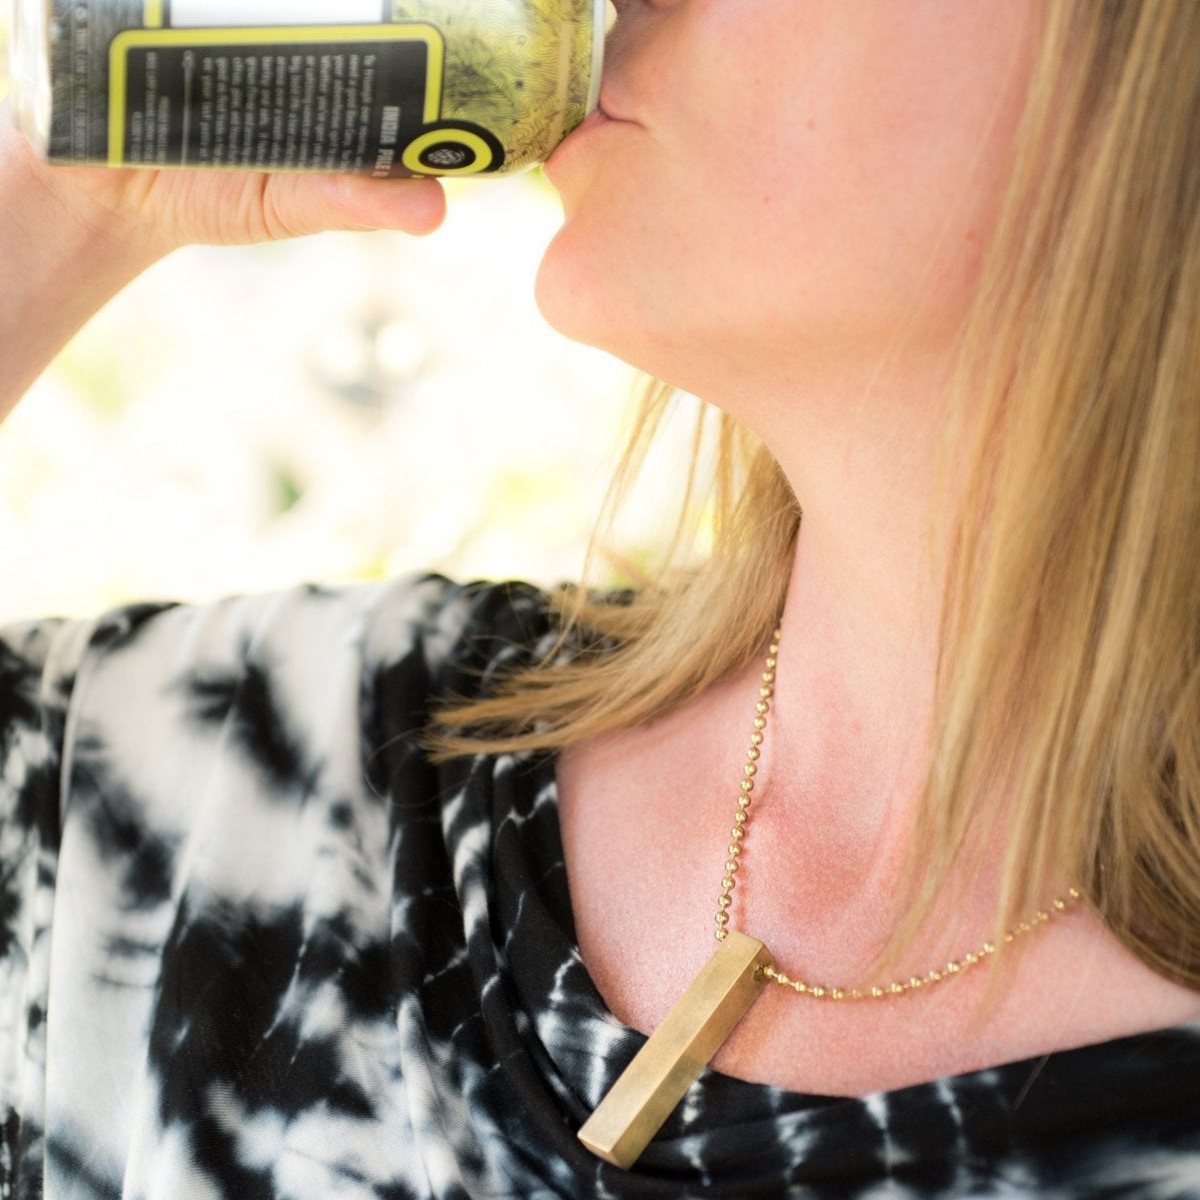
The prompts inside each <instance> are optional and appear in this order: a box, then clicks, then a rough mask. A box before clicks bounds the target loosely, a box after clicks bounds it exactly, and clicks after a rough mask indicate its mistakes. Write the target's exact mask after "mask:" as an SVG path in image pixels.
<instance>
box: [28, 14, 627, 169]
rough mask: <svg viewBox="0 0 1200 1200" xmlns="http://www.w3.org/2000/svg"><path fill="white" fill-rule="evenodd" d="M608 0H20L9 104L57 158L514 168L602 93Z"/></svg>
mask: <svg viewBox="0 0 1200 1200" xmlns="http://www.w3.org/2000/svg"><path fill="white" fill-rule="evenodd" d="M605 14H606V0H13V23H12V27H11V29H10V39H11V57H12V93H13V107H14V112H15V114H16V119H17V123H18V125H19V126H20V127H21V129H22V130H23V131H24V132H25V134H26V136H27V137H28V138H29V139H30V140H31V141H32V142H33V144H34V146H35V147H37V149H38V150H39V151H40V152H41V153H42V154H43V155H44V156H45V157H47V158H49V159H50V160H51V161H54V162H70V163H93V164H106V165H109V166H122V167H123V166H143V167H200V168H225V169H239V170H255V171H306V170H307V171H331V172H344V173H357V174H367V175H376V176H380V177H394V176H400V177H406V176H413V175H464V176H465V175H486V174H493V173H497V172H513V171H519V170H522V169H524V168H526V167H529V166H532V165H534V164H536V163H539V162H542V161H544V160H545V158H546V157H548V156H549V154H550V152H551V151H552V150H553V149H554V147H555V146H556V145H557V144H558V143H559V142H560V141H561V140H562V139H563V138H564V137H565V136H566V135H567V134H568V133H569V132H570V131H571V130H572V129H573V128H575V126H576V125H578V124H579V123H580V122H581V121H582V120H583V119H584V117H585V116H586V115H587V114H588V113H589V112H590V111H591V110H592V108H594V107H595V104H596V100H597V95H598V92H599V86H600V68H601V63H602V59H603V53H604V33H605Z"/></svg>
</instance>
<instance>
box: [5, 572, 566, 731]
mask: <svg viewBox="0 0 1200 1200" xmlns="http://www.w3.org/2000/svg"><path fill="white" fill-rule="evenodd" d="M553 627H554V617H553V613H552V607H551V605H550V603H549V600H548V596H547V593H546V592H545V591H544V590H543V589H540V588H538V587H536V586H534V585H531V584H528V583H522V582H516V581H506V582H493V581H486V580H476V581H471V582H467V583H458V582H455V581H453V580H451V579H448V578H446V577H445V576H442V575H439V574H434V573H423V574H412V575H406V576H402V577H398V578H395V579H389V580H385V581H374V582H367V583H350V584H344V585H339V586H332V587H328V586H318V585H311V584H305V585H297V586H294V587H290V588H286V589H282V590H279V591H275V592H266V593H258V594H250V595H238V596H230V597H226V598H223V599H220V600H215V601H212V602H209V603H204V604H181V603H177V602H170V601H163V602H143V603H137V604H126V605H122V606H120V607H117V608H114V609H112V610H111V611H109V612H107V613H104V614H102V615H100V616H97V617H94V618H87V619H62V618H51V619H43V620H35V621H21V622H13V623H11V624H9V625H7V626H6V627H4V628H0V691H2V692H3V693H4V694H6V695H7V696H9V697H10V702H9V704H10V707H12V706H13V705H15V706H16V707H17V708H18V709H20V708H23V707H27V704H28V703H32V702H34V701H35V700H36V699H37V698H39V697H40V699H41V700H42V701H43V702H44V701H47V700H50V699H52V698H53V696H54V695H55V694H60V695H61V694H62V693H64V692H69V691H71V690H72V689H73V688H74V687H76V686H78V685H79V683H80V682H81V681H83V680H84V679H85V678H86V676H87V675H88V674H89V673H90V672H91V671H94V670H95V669H97V668H98V667H100V666H103V668H104V669H105V670H106V671H107V670H117V669H120V670H121V671H122V672H123V673H124V672H134V673H136V675H137V676H139V677H141V678H143V679H147V680H149V679H151V678H154V677H157V678H159V679H160V680H161V681H162V682H163V683H164V684H165V683H166V682H167V681H169V680H170V679H172V678H178V677H179V676H180V675H182V674H186V673H188V672H189V671H196V670H201V671H202V670H204V669H205V668H206V667H211V666H215V665H216V664H219V663H224V664H231V663H234V662H242V663H246V664H256V665H257V666H258V667H259V668H260V669H263V670H270V669H271V668H272V667H285V666H286V667H288V668H290V669H292V670H296V669H299V668H301V667H302V665H303V664H308V665H309V667H310V669H313V670H320V669H322V668H326V667H328V666H330V665H331V664H332V663H334V662H336V661H337V660H339V659H346V658H350V657H353V658H357V659H358V660H359V661H360V662H362V663H364V664H366V665H367V666H370V667H379V666H386V665H388V664H394V663H397V662H401V661H403V660H405V659H406V658H409V657H411V656H414V655H416V656H418V657H419V658H420V659H421V661H422V663H423V664H424V667H425V669H426V673H428V674H429V675H430V676H433V677H436V676H438V675H440V674H441V673H443V672H445V671H447V670H450V671H453V672H455V673H458V672H459V671H460V669H461V668H463V667H474V668H476V669H477V668H479V667H487V666H488V665H490V664H492V663H493V662H495V661H496V660H498V659H505V658H509V657H513V656H516V655H520V654H523V653H528V652H531V651H534V650H535V648H536V647H537V645H538V644H539V643H540V642H541V641H542V640H543V639H544V638H545V637H546V636H547V634H548V633H549V632H550V630H551V629H552V628H553ZM5 715H6V714H5V712H4V711H3V709H2V708H0V721H2V720H3V717H4V716H5Z"/></svg>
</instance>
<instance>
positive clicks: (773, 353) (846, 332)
mask: <svg viewBox="0 0 1200 1200" xmlns="http://www.w3.org/2000/svg"><path fill="white" fill-rule="evenodd" d="M618 8H619V9H620V17H619V20H618V23H617V26H616V29H615V31H614V33H613V35H612V39H611V53H610V56H609V60H608V65H607V67H606V76H605V82H604V88H603V90H602V96H601V108H602V110H604V111H603V112H602V113H601V114H600V115H598V116H596V117H594V118H593V119H592V120H591V121H590V122H589V123H588V125H587V126H585V127H584V128H582V129H581V130H580V131H579V132H578V133H576V134H575V135H573V136H572V137H571V138H569V139H568V140H567V142H566V143H564V145H563V146H562V147H561V148H560V149H559V150H558V151H557V152H556V154H555V155H554V157H553V158H552V159H551V162H550V163H549V164H548V174H549V176H550V178H551V180H552V182H554V184H555V185H556V186H557V187H558V189H559V191H560V194H561V195H562V199H563V207H564V212H565V218H566V219H565V222H564V225H563V228H562V231H561V232H560V233H559V235H558V237H557V239H556V240H555V242H554V243H553V245H552V246H551V247H550V249H549V251H548V253H547V256H546V259H545V261H544V263H543V266H542V270H541V274H540V278H539V285H538V294H539V301H540V303H541V305H542V309H543V311H544V312H545V313H546V315H547V317H548V318H549V319H550V320H551V321H552V322H553V323H554V324H556V325H558V327H559V328H561V329H562V330H564V331H565V332H567V333H568V334H570V335H571V336H573V337H577V338H579V339H581V340H584V341H589V342H592V343H594V344H596V345H598V346H601V347H603V348H605V349H607V350H610V351H612V352H613V353H615V354H618V355H619V356H621V357H622V358H624V359H626V360H627V361H629V362H632V363H634V364H635V365H637V366H639V367H641V368H643V369H645V370H647V371H649V372H651V373H653V374H655V375H657V376H659V377H660V378H663V379H665V380H666V381H668V382H670V383H672V384H675V385H677V386H680V387H682V388H685V389H687V390H689V391H692V392H695V393H696V394H699V395H701V396H703V397H704V399H706V400H708V401H710V402H712V403H715V404H718V405H720V406H721V407H723V408H725V409H726V410H727V411H729V412H730V413H732V414H733V415H734V416H736V417H737V418H739V419H740V420H742V421H744V422H745V423H747V424H748V425H750V426H751V427H752V428H753V429H754V430H755V431H756V432H757V433H758V434H759V436H760V437H762V438H763V440H764V441H765V442H766V443H767V445H768V446H769V447H770V448H771V450H772V451H773V452H774V454H775V455H776V457H777V458H778V459H779V461H780V463H781V464H782V465H783V467H784V469H785V471H786V473H787V475H788V478H789V480H790V482H791V483H792V486H793V488H794V490H795V492H796V494H797V496H798V498H799V500H800V503H801V507H802V509H803V512H804V519H803V526H802V530H801V535H800V540H799V546H798V550H797V555H796V560H795V563H794V567H793V573H792V582H791V588H790V592H789V596H788V601H787V605H786V609H785V613H784V618H783V627H784V638H783V644H782V650H781V653H780V656H779V668H778V681H777V684H776V700H775V703H774V706H773V712H772V715H771V723H770V726H769V728H768V731H767V741H766V745H765V747H764V757H763V759H762V760H761V762H760V764H759V775H758V788H757V790H756V793H755V794H756V797H757V800H756V803H755V808H754V815H753V817H752V822H751V833H750V839H749V841H748V843H747V847H748V848H747V855H746V859H745V861H744V866H743V871H742V873H741V874H740V875H739V885H738V893H737V899H736V901H735V909H734V912H735V917H736V923H737V924H738V925H739V926H740V927H741V928H744V929H746V930H748V931H750V932H752V933H754V934H755V936H757V937H759V938H761V939H762V940H764V941H765V942H766V943H767V945H768V946H769V947H770V948H771V949H772V951H773V952H774V954H775V956H776V958H777V960H778V961H779V963H780V964H781V967H782V969H784V970H785V971H787V972H788V973H789V974H792V975H793V976H795V975H800V976H805V977H807V978H809V979H812V980H815V981H817V982H824V983H826V984H832V985H839V986H851V985H854V984H859V983H864V982H874V981H875V980H876V979H877V978H878V975H877V974H876V973H875V970H876V968H875V961H876V956H877V954H878V951H879V949H880V947H881V946H882V945H883V944H884V943H885V942H886V940H887V938H888V936H889V934H890V933H891V931H892V930H893V929H894V928H895V926H896V924H897V923H898V922H899V920H900V918H901V916H902V913H901V911H900V910H899V907H898V904H899V901H898V897H899V896H900V895H901V894H902V891H903V885H904V882H905V878H906V875H905V870H906V858H907V851H908V847H909V841H910V831H911V828H912V820H913V813H914V807H915V802H916V799H917V795H918V790H919V787H920V783H921V774H922V767H923V762H924V755H925V753H926V750H927V746H928V730H929V722H930V709H931V697H932V692H933V681H934V664H935V653H936V631H937V626H938V618H939V595H940V587H939V583H940V581H939V579H938V578H937V577H936V575H935V573H934V571H933V570H932V567H931V564H932V563H933V562H934V561H936V553H937V551H938V550H939V549H940V547H939V546H937V545H936V543H935V542H934V540H933V537H932V533H931V531H932V530H933V529H934V528H936V527H937V520H938V519H939V518H941V519H942V520H943V521H945V522H946V523H947V524H948V523H949V522H948V520H947V519H948V518H949V517H951V516H952V515H953V504H954V484H955V482H956V481H955V480H954V478H953V477H952V476H951V478H950V479H949V480H948V483H947V486H946V487H945V488H944V489H943V490H940V491H939V490H938V489H937V488H935V486H934V481H935V473H936V462H937V454H938V448H939V443H940V438H941V436H942V431H943V428H944V425H945V421H946V405H947V395H948V380H949V378H950V375H951V371H952V365H953V362H954V356H955V349H956V339H957V336H958V333H959V330H960V328H961V322H962V319H963V317H964V315H965V313H966V311H967V309H968V306H969V304H970V302H971V298H972V295H973V291H974V288H975V286H976V283H977V280H978V275H979V270H980V260H981V248H982V247H983V246H984V245H986V242H987V238H988V236H989V234H990V232H991V230H992V228H993V225H994V222H995V219H996V215H997V212H998V208H999V204H1000V200H1001V196H1002V191H1003V187H1004V183H1005V180H1006V178H1007V175H1008V171H1009V168H1010V164H1011V161H1012V154H1013V149H1014V137H1015V129H1016V124H1017V120H1018V118H1019V114H1020V105H1021V101H1022V97H1023V94H1024V90H1025V88H1026V86H1027V83H1028V79H1029V73H1030V70H1031V67H1032V61H1033V54H1034V51H1035V49H1036V44H1037V37H1038V29H1037V20H1036V16H1037V10H1038V5H1037V3H1036V0H1007V2H1006V3H1005V4H1002V5H1000V4H995V3H993V2H992V0H906V3H904V4H896V3H895V2H894V0H856V2H855V3H854V4H831V3H828V2H827V0H786V2H785V0H738V3H730V2H729V0H626V2H625V3H622V4H620V5H618ZM748 131H752V136H748ZM939 505H940V506H942V507H939ZM759 670H761V666H760V665H759V664H751V667H750V668H749V669H748V670H747V671H746V672H745V673H743V674H742V675H740V676H739V677H738V678H736V679H732V680H730V681H728V682H727V683H725V684H723V685H722V686H720V687H717V688H714V689H712V690H711V691H710V692H709V693H708V694H706V695H705V696H703V697H701V698H700V699H699V700H698V701H696V702H695V703H693V704H690V705H688V706H687V707H685V708H684V709H682V710H681V711H679V712H676V713H674V714H672V715H671V716H670V717H668V718H666V719H664V720H662V721H660V722H657V723H656V724H654V725H651V726H649V727H643V728H639V729H634V730H629V731H626V732H624V733H621V734H618V735H613V736H610V737H608V738H605V739H602V740H600V741H597V742H594V743H591V744H588V745H584V746H580V747H577V748H575V749H574V750H572V751H570V752H568V754H567V755H565V757H564V760H563V763H562V767H561V770H560V776H559V781H560V792H561V802H562V813H563V827H564V837H565V842H566V851H567V862H568V872H569V876H570V880H571V886H572V894H573V898H574V903H575V909H576V922H577V928H578V930H579V935H580V941H581V947H582V951H583V955H584V959H585V961H586V962H587V963H588V965H589V968H590V969H591V971H592V973H593V975H594V977H595V978H596V979H597V982H598V984H599V986H600V988H601V991H602V993H603V994H604V995H605V998H606V999H607V1000H608V1002H609V1004H610V1006H611V1007H612V1008H613V1010H614V1011H615V1013H616V1014H617V1015H618V1016H619V1017H621V1018H622V1019H624V1020H625V1021H626V1022H627V1023H629V1024H632V1025H634V1026H636V1027H638V1028H641V1029H643V1030H647V1031H648V1030H649V1029H651V1028H653V1027H654V1026H655V1025H656V1024H657V1023H658V1022H659V1021H660V1020H661V1019H662V1017H663V1015H664V1014H665V1012H666V1011H667V1009H668V1008H669V1006H670V1004H671V1003H672V1002H673V1001H674V999H675V998H676V997H677V995H678V994H679V992H680V991H682V989H683V987H684V985H685V983H686V981H687V980H689V979H690V978H691V977H692V976H693V975H694V974H695V973H696V972H697V971H698V970H699V968H700V966H701V965H702V964H703V962H704V960H705V958H706V957H707V956H708V954H709V953H710V952H711V949H712V947H713V946H714V945H715V943H714V942H713V941H712V934H711V930H712V928H713V913H714V912H715V910H716V898H717V895H718V893H719V880H720V877H721V874H722V870H721V864H722V863H723V861H724V857H725V854H724V847H725V844H726V843H727V841H728V833H727V831H728V829H729V826H730V824H731V823H732V814H733V811H734V808H735V796H736V792H737V781H738V779H739V778H740V773H739V772H740V766H739V764H740V763H741V762H742V761H743V760H744V754H745V748H746V744H747V742H748V734H749V729H750V718H751V716H752V715H753V702H754V699H755V698H756V697H755V688H756V686H757V679H756V676H757V673H758V672H759ZM994 802H995V804H996V806H999V805H1001V804H1002V802H1003V797H1002V796H1001V795H997V796H995V797H994ZM1066 885H1067V881H1065V880H1064V881H1063V882H1062V887H1063V890H1065V887H1066ZM995 896H996V880H995V878H992V877H987V876H984V877H981V878H971V879H965V878H964V879H956V880H955V881H954V884H953V887H952V890H951V894H949V895H948V896H947V898H946V900H945V902H944V903H943V904H942V905H941V907H940V909H939V911H938V912H937V913H936V914H935V920H934V921H933V922H931V924H930V926H929V928H928V929H926V930H925V931H924V932H923V933H922V936H921V937H920V938H919V939H918V941H917V943H916V945H914V946H913V947H912V948H911V951H910V953H909V954H908V955H906V957H905V959H904V960H903V961H902V962H901V963H899V964H898V965H897V967H896V969H895V971H894V973H893V974H892V975H889V976H888V977H889V978H892V977H895V976H896V975H899V976H900V977H902V978H907V977H908V976H909V975H910V974H918V973H919V974H924V973H925V972H926V971H927V970H928V969H930V968H931V967H934V966H937V965H939V964H941V963H944V962H946V961H947V960H948V959H949V958H951V957H958V956H960V955H962V954H964V953H965V952H967V951H968V950H972V949H975V948H977V947H978V946H980V945H981V944H982V942H983V941H984V940H985V939H987V938H988V937H989V936H990V933H991V928H992V926H991V921H992V913H993V911H994V903H995ZM1049 899H1050V897H1047V901H1048V900H1049ZM634 948H636V952H633V951H634ZM988 982H989V980H988V976H987V974H986V973H985V972H983V971H976V972H973V973H970V974H969V975H967V976H966V977H964V978H963V979H962V980H961V981H956V982H955V983H954V984H953V985H942V986H939V987H938V988H935V989H933V990H931V991H928V992H923V993H918V994H916V995H913V996H908V997H905V999H904V1000H903V1001H901V1002H889V1003H885V1004H879V1003H875V1004H870V1003H868V1004H859V1005H845V1004H843V1005H828V1004H826V1005H817V1004H815V1003H813V1002H811V1001H805V1000H801V999H798V998H797V997H795V996H793V995H791V994H788V993H784V992H783V991H782V990H781V989H771V990H770V991H769V993H768V994H767V995H766V996H764V998H763V999H762V1000H760V1001H759V1002H758V1003H757V1004H756V1005H755V1007H754V1008H753V1009H752V1010H751V1012H750V1014H749V1015H748V1017H747V1018H746V1019H745V1021H744V1022H743V1024H742V1026H741V1027H740V1028H739V1030H738V1031H737V1033H735V1035H734V1037H733V1038H732V1039H731V1041H730V1042H729V1043H727V1045H726V1046H725V1047H724V1048H723V1049H722V1051H721V1052H720V1054H719V1055H718V1058H717V1060H716V1065H717V1066H718V1067H719V1068H720V1069H723V1070H726V1071H729V1072H731V1073H733V1074H737V1075H740V1076H744V1077H747V1078H751V1079H756V1080H762V1081H766V1082H771V1083H775V1084H778V1085H781V1086H785V1087H790V1088H795V1089H799V1090H804V1091H811V1092H819V1093H831V1094H862V1093H865V1092H869V1091H872V1090H875V1089H877V1088H890V1087H898V1086H903V1085H906V1084H910V1083H916V1082H920V1081H924V1080H929V1079H933V1078H937V1077H939V1076H942V1075H945V1074H950V1073H956V1072H961V1071H965V1070H971V1069H976V1068H981V1067H985V1066H988V1065H994V1064H996V1063H1000V1062H1005V1061H1012V1060H1014V1059H1020V1058H1024V1057H1027V1056H1030V1055H1035V1054H1039V1053H1042V1052H1045V1051H1048V1050H1053V1049H1057V1048H1063V1047H1068V1046H1075V1045H1081V1044H1087V1043H1090V1042H1095V1041H1101V1040H1106V1039H1108V1038H1111V1037H1116V1036H1119V1035H1121V1034H1125V1033H1131V1032H1135V1031H1138V1030H1144V1029H1150V1028H1158V1027H1163V1026H1167V1025H1171V1024H1176V1023H1179V1022H1181V1021H1184V1020H1189V1019H1192V1018H1194V1017H1197V1016H1200V1003H1198V1002H1197V997H1196V996H1195V995H1194V994H1192V993H1190V992H1187V991H1184V990H1183V989H1180V988H1178V987H1175V986H1174V985H1171V984H1169V983H1167V982H1165V981H1164V980H1162V979H1161V978H1159V977H1158V976H1156V975H1153V974H1152V973H1151V972H1149V971H1148V970H1147V969H1146V968H1144V967H1142V966H1141V965H1140V964H1138V963H1137V962H1136V961H1134V960H1133V959H1132V958H1131V957H1130V956H1129V955H1128V954H1126V953H1125V951H1124V950H1123V949H1122V948H1121V947H1120V946H1119V945H1118V944H1117V943H1116V942H1115V941H1114V939H1112V938H1111V937H1110V936H1109V935H1108V934H1107V933H1106V932H1105V931H1104V930H1103V928H1102V927H1101V926H1100V925H1099V924H1098V923H1097V922H1096V921H1095V920H1094V919H1093V918H1091V917H1090V916H1089V915H1087V914H1086V913H1084V912H1081V911H1075V912H1073V913H1071V914H1070V915H1068V916H1067V917H1064V918H1062V919H1060V920H1059V921H1057V922H1055V924H1054V925H1053V926H1052V927H1051V928H1049V929H1048V930H1041V931H1039V932H1038V933H1037V934H1036V935H1034V936H1033V937H1032V938H1030V939H1029V940H1028V941H1027V942H1026V943H1025V944H1023V945H1022V946H1021V947H1020V949H1019V952H1018V953H1015V954H1013V955H1011V956H1009V958H1008V959H1007V960H1006V963H1005V965H1004V968H1003V970H1002V971H1001V973H1000V974H999V975H998V977H997V978H996V980H995V981H994V982H995V983H996V991H995V992H994V993H993V994H992V996H991V997H990V999H991V1006H990V1008H986V1009H985V1008H984V1007H983V1000H984V998H985V995H986V993H987V987H988Z"/></svg>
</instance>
